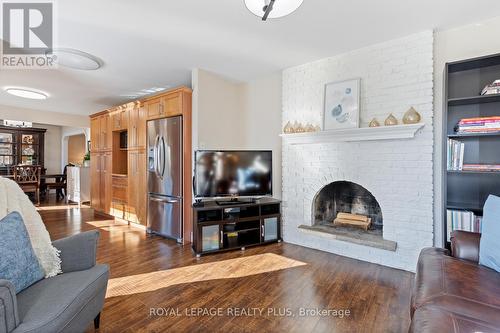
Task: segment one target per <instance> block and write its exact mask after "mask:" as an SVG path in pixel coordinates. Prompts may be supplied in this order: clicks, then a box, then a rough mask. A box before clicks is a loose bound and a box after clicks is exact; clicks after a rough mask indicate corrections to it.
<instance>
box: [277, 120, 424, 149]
mask: <svg viewBox="0 0 500 333" xmlns="http://www.w3.org/2000/svg"><path fill="white" fill-rule="evenodd" d="M424 125H425V124H424V123H418V124H412V125H395V126H380V127H363V128H352V129H342V130H329V131H320V132H308V133H293V134H280V136H281V137H282V138H283V140H284V142H285V143H288V144H291V145H300V144H313V143H325V142H352V141H374V140H395V139H412V138H414V137H415V135H416V134H417V132H418V130H420V129H421V128H423V127H424Z"/></svg>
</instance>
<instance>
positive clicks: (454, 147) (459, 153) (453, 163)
mask: <svg viewBox="0 0 500 333" xmlns="http://www.w3.org/2000/svg"><path fill="white" fill-rule="evenodd" d="M464 151H465V145H464V143H463V142H460V141H457V140H452V139H448V170H449V171H461V170H462V168H463V165H464Z"/></svg>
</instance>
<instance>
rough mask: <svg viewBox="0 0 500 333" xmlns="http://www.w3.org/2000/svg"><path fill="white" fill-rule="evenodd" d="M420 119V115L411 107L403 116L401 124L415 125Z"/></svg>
mask: <svg viewBox="0 0 500 333" xmlns="http://www.w3.org/2000/svg"><path fill="white" fill-rule="evenodd" d="M421 119H422V117H421V116H420V113H418V112H417V110H415V108H414V107H413V106H412V107H411V108H410V109H409V110H408V111H406V113H405V114H404V116H403V124H407V125H409V124H417V123H419V122H420V120H421Z"/></svg>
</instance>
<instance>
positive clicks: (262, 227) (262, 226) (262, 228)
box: [260, 224, 265, 238]
mask: <svg viewBox="0 0 500 333" xmlns="http://www.w3.org/2000/svg"><path fill="white" fill-rule="evenodd" d="M260 229H261V230H262V238H264V237H265V236H264V234H265V231H264V224H262V225H261V226H260Z"/></svg>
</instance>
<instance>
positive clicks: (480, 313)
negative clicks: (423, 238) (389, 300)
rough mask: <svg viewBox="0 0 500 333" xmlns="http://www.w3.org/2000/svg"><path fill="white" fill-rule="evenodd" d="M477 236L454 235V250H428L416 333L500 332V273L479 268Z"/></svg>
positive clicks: (416, 296)
mask: <svg viewBox="0 0 500 333" xmlns="http://www.w3.org/2000/svg"><path fill="white" fill-rule="evenodd" d="M480 240H481V235H480V234H477V233H471V232H465V231H454V232H453V233H452V236H451V254H450V253H449V251H448V250H444V249H438V248H427V249H424V250H422V252H421V253H420V257H419V260H418V265H417V273H416V276H415V285H414V290H413V295H412V301H411V310H410V314H411V317H412V321H411V326H410V332H429V333H430V332H484V333H486V332H500V273H498V272H496V271H494V270H492V269H489V268H487V267H484V266H481V265H479V263H478V262H479V243H480Z"/></svg>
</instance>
